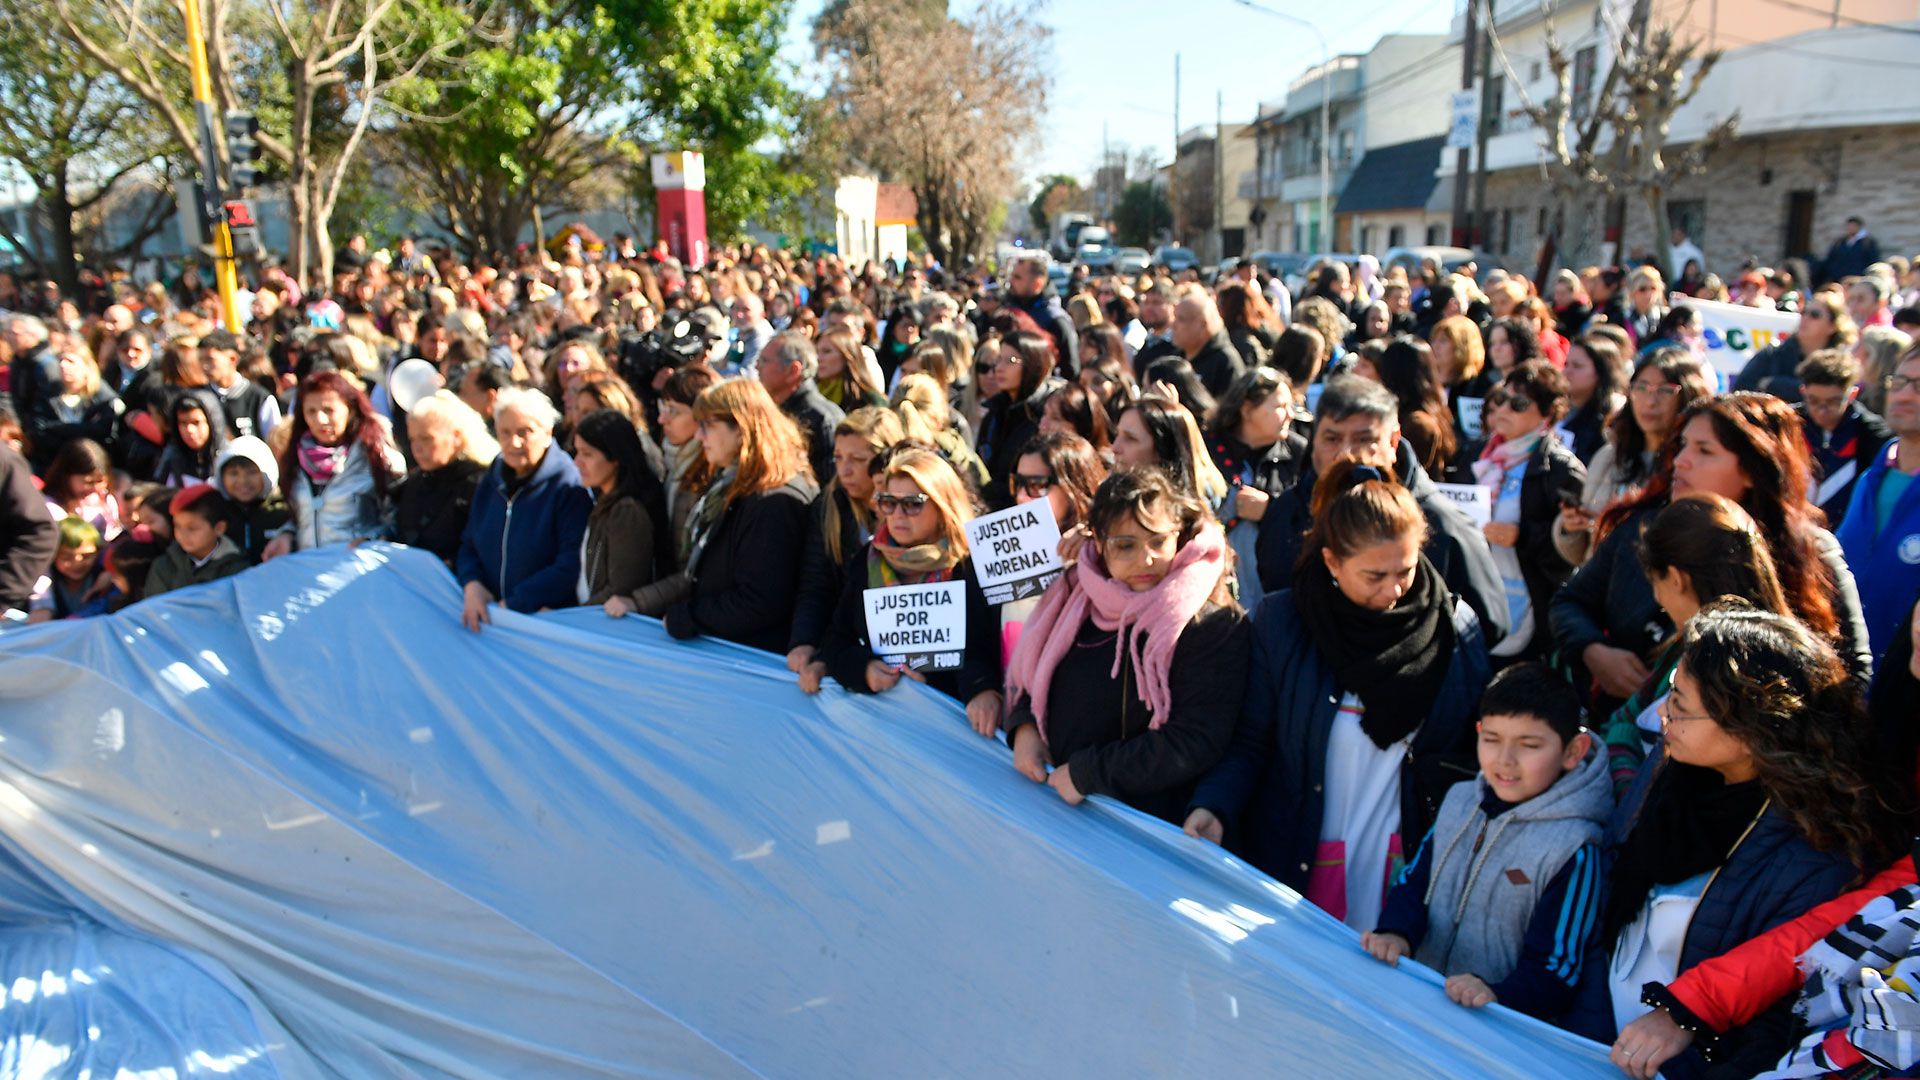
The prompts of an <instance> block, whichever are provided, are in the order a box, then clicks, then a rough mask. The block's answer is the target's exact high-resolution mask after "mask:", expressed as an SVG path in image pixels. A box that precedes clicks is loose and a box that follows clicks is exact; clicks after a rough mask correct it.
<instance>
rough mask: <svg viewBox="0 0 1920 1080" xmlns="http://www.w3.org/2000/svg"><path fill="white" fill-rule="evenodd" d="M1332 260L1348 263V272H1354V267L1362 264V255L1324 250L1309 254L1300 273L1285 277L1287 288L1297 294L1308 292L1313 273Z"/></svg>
mask: <svg viewBox="0 0 1920 1080" xmlns="http://www.w3.org/2000/svg"><path fill="white" fill-rule="evenodd" d="M1330 262H1343V263H1346V264H1347V270H1348V272H1352V270H1353V268H1354V267H1356V266H1358V265H1360V256H1359V255H1357V254H1355V253H1353V252H1350V251H1322V252H1318V253H1316V254H1313V255H1309V256H1307V257H1306V261H1305V262H1304V263H1303V264H1302V265H1301V267H1300V271H1299V273H1297V274H1289V275H1287V277H1286V279H1285V280H1286V283H1287V289H1288V290H1289V291H1290V292H1292V293H1293V295H1295V296H1299V295H1300V294H1302V293H1304V292H1306V291H1307V288H1308V286H1310V285H1312V284H1313V275H1314V274H1315V273H1317V272H1318V271H1319V269H1320V267H1321V266H1323V265H1325V264H1327V263H1330Z"/></svg>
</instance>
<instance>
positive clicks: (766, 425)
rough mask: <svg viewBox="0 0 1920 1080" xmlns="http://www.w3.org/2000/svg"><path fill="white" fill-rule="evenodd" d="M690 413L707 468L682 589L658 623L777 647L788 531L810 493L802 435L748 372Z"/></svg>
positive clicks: (792, 551) (787, 607) (797, 550)
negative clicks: (687, 585)
mask: <svg viewBox="0 0 1920 1080" xmlns="http://www.w3.org/2000/svg"><path fill="white" fill-rule="evenodd" d="M693 416H694V420H695V421H696V423H697V424H698V435H699V439H700V448H701V452H702V454H703V455H704V456H705V458H706V460H707V463H708V465H710V466H712V467H713V468H714V469H715V470H717V473H716V475H715V476H714V478H713V481H712V482H711V483H710V484H709V485H708V487H707V490H706V493H705V494H704V495H702V496H701V497H700V501H699V502H698V503H697V504H695V505H694V508H693V517H692V521H691V522H690V523H689V524H690V535H689V548H688V552H687V558H686V560H685V565H686V568H687V570H686V572H687V574H688V575H689V576H690V577H691V578H692V588H691V591H690V593H689V595H688V596H687V597H686V598H685V599H683V600H680V601H678V602H676V603H674V604H673V605H671V606H670V607H668V608H667V610H666V614H665V615H664V616H663V619H664V621H665V623H666V627H667V632H668V633H669V634H672V635H673V636H674V637H676V638H682V639H685V638H692V637H696V636H699V635H701V634H711V635H713V636H714V637H720V638H725V639H727V640H728V641H733V642H737V643H739V644H741V645H747V646H750V647H752V648H756V649H764V650H766V651H768V652H784V651H785V650H786V647H787V638H788V636H789V634H790V633H791V631H792V628H793V611H794V600H795V597H796V596H797V595H798V593H799V584H800V556H801V553H802V548H801V545H799V544H796V543H794V539H795V538H796V537H801V536H805V535H806V528H807V511H808V508H809V507H810V506H811V505H812V504H813V501H814V499H815V497H816V496H818V495H819V493H820V489H819V488H818V487H817V486H816V485H815V484H814V481H813V474H812V471H811V470H810V469H809V468H808V466H807V443H806V439H805V437H804V436H802V435H801V434H800V429H799V427H798V426H796V425H795V424H794V422H793V421H792V420H791V419H789V418H788V417H787V416H786V414H785V413H782V412H781V411H780V406H778V405H775V404H774V403H773V399H772V398H771V397H769V396H767V391H766V388H765V387H763V386H761V385H760V383H759V381H758V380H757V379H729V380H727V381H726V382H723V383H720V384H718V385H716V386H714V387H712V388H710V389H708V390H707V391H706V392H704V393H702V394H701V395H700V397H699V400H697V401H695V402H694V404H693Z"/></svg>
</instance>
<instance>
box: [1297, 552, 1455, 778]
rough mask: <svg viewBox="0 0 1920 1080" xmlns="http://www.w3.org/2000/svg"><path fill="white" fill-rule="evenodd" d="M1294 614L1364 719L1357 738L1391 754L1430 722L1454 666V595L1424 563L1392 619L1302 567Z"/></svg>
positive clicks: (1317, 563) (1322, 571)
mask: <svg viewBox="0 0 1920 1080" xmlns="http://www.w3.org/2000/svg"><path fill="white" fill-rule="evenodd" d="M1293 595H1294V601H1293V606H1294V608H1295V609H1296V610H1297V611H1299V612H1300V620H1301V621H1302V622H1303V623H1305V624H1306V627H1307V635H1308V636H1309V637H1311V638H1312V639H1313V644H1314V647H1315V648H1317V649H1319V650H1320V655H1321V656H1323V657H1325V658H1326V660H1327V663H1328V664H1330V665H1332V667H1333V675H1334V679H1335V681H1337V682H1338V683H1339V684H1340V688H1341V689H1342V690H1345V691H1347V692H1349V693H1352V694H1356V695H1358V696H1359V698H1360V703H1361V704H1362V705H1364V706H1366V712H1365V714H1364V715H1362V716H1361V718H1360V730H1362V731H1364V732H1366V733H1367V738H1369V739H1372V740H1373V742H1374V745H1375V746H1378V747H1380V748H1381V749H1383V750H1384V749H1386V748H1387V747H1389V746H1392V745H1393V744H1394V743H1397V742H1399V741H1400V740H1402V739H1404V738H1406V737H1407V736H1408V735H1411V734H1412V733H1413V732H1414V731H1415V730H1416V729H1418V728H1419V727H1420V725H1421V724H1423V723H1425V722H1426V719H1427V714H1428V712H1430V711H1431V710H1432V708H1433V701H1434V699H1435V698H1436V697H1438V696H1439V694H1440V683H1441V682H1442V681H1444V680H1445V679H1446V677H1447V668H1448V667H1449V666H1450V665H1451V664H1452V662H1453V648H1454V632H1453V594H1452V593H1450V592H1448V591H1447V586H1446V583H1445V582H1443V581H1441V580H1440V572H1439V571H1437V570H1435V569H1434V568H1433V564H1432V563H1430V562H1428V561H1427V557H1426V555H1425V554H1422V555H1421V556H1420V563H1419V566H1418V568H1417V569H1416V570H1415V571H1414V575H1413V587H1412V588H1410V589H1408V590H1407V592H1406V595H1404V596H1402V597H1401V598H1400V602H1399V603H1398V604H1395V605H1394V607H1393V610H1391V611H1371V610H1369V609H1367V608H1363V607H1361V606H1360V605H1359V604H1356V603H1354V602H1353V601H1351V600H1349V599H1347V597H1346V594H1345V593H1342V592H1341V591H1340V587H1339V586H1338V585H1335V584H1334V582H1333V575H1332V574H1331V573H1329V572H1328V570H1327V566H1326V564H1325V563H1324V562H1322V561H1321V560H1319V559H1316V558H1308V559H1303V560H1301V563H1300V565H1299V566H1298V567H1297V568H1295V570H1294V572H1293Z"/></svg>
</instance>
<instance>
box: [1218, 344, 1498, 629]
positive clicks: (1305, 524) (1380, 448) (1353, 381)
mask: <svg viewBox="0 0 1920 1080" xmlns="http://www.w3.org/2000/svg"><path fill="white" fill-rule="evenodd" d="M1310 447H1311V450H1312V464H1311V466H1310V468H1309V469H1308V470H1307V471H1306V472H1304V473H1302V474H1301V476H1300V482H1299V483H1297V484H1295V485H1294V486H1293V487H1291V488H1289V489H1287V491H1285V492H1283V493H1282V494H1281V495H1280V496H1279V497H1278V498H1276V499H1274V500H1273V502H1271V503H1270V504H1268V506H1267V512H1266V516H1265V517H1263V518H1261V520H1260V537H1259V540H1258V541H1257V544H1256V548H1255V550H1256V551H1257V552H1258V554H1259V564H1260V584H1261V586H1262V587H1263V588H1265V589H1266V591H1268V592H1277V591H1279V590H1281V589H1287V588H1291V587H1292V586H1293V568H1294V565H1295V564H1296V563H1298V562H1299V560H1300V546H1301V541H1302V538H1303V537H1304V536H1305V535H1306V533H1307V530H1308V529H1310V528H1311V527H1312V526H1313V514H1312V509H1311V508H1312V505H1313V489H1314V486H1315V484H1317V483H1318V482H1319V479H1320V476H1321V474H1323V473H1324V472H1326V470H1327V469H1328V468H1330V467H1332V465H1333V463H1334V462H1336V461H1338V460H1340V459H1341V458H1343V457H1350V458H1353V459H1354V460H1355V461H1359V462H1361V463H1363V464H1367V465H1372V466H1375V467H1376V468H1381V469H1391V470H1392V472H1393V475H1394V477H1395V478H1396V479H1398V480H1399V481H1400V483H1401V484H1403V485H1405V486H1406V488H1407V490H1408V491H1409V492H1411V493H1412V495H1413V501H1414V502H1416V503H1418V504H1419V505H1420V511H1421V513H1423V514H1425V515H1426V518H1427V528H1428V536H1427V546H1426V555H1427V558H1428V559H1429V560H1431V561H1432V563H1433V566H1434V569H1436V570H1438V571H1440V576H1441V577H1442V578H1443V579H1445V581H1446V583H1447V588H1449V589H1452V590H1453V591H1454V593H1455V594H1456V595H1458V596H1459V597H1460V598H1461V599H1463V600H1465V601H1466V602H1467V606H1469V607H1471V608H1473V610H1474V613H1475V614H1476V615H1478V616H1479V617H1480V627H1481V630H1482V631H1483V632H1484V633H1485V634H1486V638H1487V644H1488V646H1489V647H1491V646H1493V645H1495V644H1497V643H1498V642H1499V641H1500V639H1501V638H1504V637H1506V636H1507V631H1508V629H1509V627H1508V625H1507V623H1508V614H1507V590H1506V585H1505V583H1504V582H1502V581H1501V578H1500V571H1499V570H1498V569H1497V568H1496V567H1495V566H1494V562H1493V550H1492V549H1491V548H1489V547H1488V546H1487V538H1486V537H1485V536H1483V535H1482V534H1481V532H1480V530H1479V528H1477V527H1476V526H1475V525H1474V523H1473V521H1472V519H1470V518H1468V517H1467V515H1466V514H1464V513H1462V512H1461V511H1460V510H1459V508H1457V507H1455V506H1454V505H1453V503H1452V501H1451V500H1449V499H1448V498H1447V496H1446V495H1444V494H1442V493H1441V491H1440V489H1439V488H1437V487H1435V486H1434V482H1433V480H1432V479H1431V478H1429V477H1428V476H1427V473H1426V470H1424V469H1422V468H1421V467H1420V463H1419V461H1418V459H1416V458H1415V457H1414V455H1413V444H1411V443H1409V442H1407V441H1406V440H1405V439H1402V438H1401V437H1400V407H1399V403H1398V402H1396V401H1395V400H1394V398H1393V395H1392V394H1390V393H1388V392H1387V390H1386V389H1385V388H1384V387H1382V386H1381V385H1380V384H1379V383H1376V382H1374V381H1373V380H1371V379H1364V378H1361V377H1359V376H1357V375H1347V376H1341V377H1339V378H1335V379H1334V380H1332V381H1331V382H1329V383H1327V384H1326V389H1325V390H1323V391H1322V392H1321V394H1320V403H1319V406H1318V407H1317V408H1316V409H1315V410H1314V422H1313V441H1312V443H1311V444H1310Z"/></svg>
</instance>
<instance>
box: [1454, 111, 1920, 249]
mask: <svg viewBox="0 0 1920 1080" xmlns="http://www.w3.org/2000/svg"><path fill="white" fill-rule="evenodd" d="M1916 175H1920V124H1907V125H1900V126H1890V127H1877V128H1850V129H1845V130H1839V131H1827V132H1819V133H1814V134H1806V133H1790V134H1785V135H1771V136H1763V137H1757V138H1750V139H1741V140H1738V141H1736V142H1735V143H1733V144H1732V145H1730V146H1728V147H1727V148H1725V149H1724V150H1723V151H1721V152H1720V153H1719V154H1718V155H1716V156H1715V157H1714V158H1713V159H1712V162H1711V164H1710V165H1709V167H1708V169H1707V171H1706V172H1705V173H1703V174H1702V175H1700V176H1696V177H1691V178H1689V179H1686V180H1683V181H1681V182H1680V183H1679V184H1677V185H1676V186H1675V188H1674V190H1673V192H1672V193H1671V194H1670V195H1669V197H1668V200H1669V204H1670V206H1671V207H1678V208H1680V209H1682V210H1685V211H1688V212H1689V213H1697V215H1698V220H1699V222H1700V227H1699V228H1698V229H1697V230H1696V232H1695V233H1694V242H1695V243H1698V244H1699V245H1700V247H1701V249H1702V250H1703V251H1705V252H1706V254H1707V268H1708V269H1709V270H1711V271H1712V272H1714V273H1717V274H1719V275H1721V276H1722V277H1729V276H1730V275H1731V274H1732V273H1733V272H1734V271H1736V270H1738V269H1739V267H1740V265H1741V264H1742V263H1743V262H1744V261H1745V260H1747V259H1749V258H1752V259H1757V260H1758V261H1759V262H1761V263H1763V264H1769V265H1771V264H1774V263H1777V262H1779V261H1780V260H1781V259H1784V258H1786V257H1788V256H1791V255H1801V256H1804V255H1809V254H1811V255H1816V256H1817V255H1824V254H1825V253H1826V249H1827V246H1828V245H1829V244H1831V243H1833V241H1834V240H1836V239H1837V238H1838V237H1839V236H1840V233H1841V230H1842V228H1843V227H1844V225H1845V222H1846V219H1847V218H1848V216H1850V215H1855V214H1857V215H1859V216H1860V217H1862V218H1864V219H1865V220H1866V222H1867V228H1868V230H1869V231H1870V232H1872V233H1873V234H1874V235H1875V236H1876V237H1878V238H1879V241H1880V246H1881V250H1882V251H1884V252H1886V253H1887V254H1907V255H1912V254H1914V253H1915V252H1920V200H1916V199H1915V198H1914V197H1913V191H1912V188H1913V181H1912V178H1913V177H1914V176H1916ZM1795 193H1810V194H1811V196H1812V200H1813V211H1812V227H1811V230H1810V233H1809V237H1808V243H1807V247H1806V248H1805V249H1803V250H1789V248H1788V244H1787V239H1788V237H1787V229H1788V223H1789V217H1790V209H1791V207H1792V205H1793V203H1794V201H1795ZM1487 206H1488V208H1489V210H1490V211H1491V216H1492V218H1493V222H1492V224H1491V227H1490V231H1491V235H1490V237H1489V242H1488V244H1487V245H1486V246H1487V248H1488V250H1490V251H1492V252H1494V253H1495V254H1496V255H1497V256H1498V257H1499V258H1500V259H1501V261H1502V262H1503V263H1504V264H1505V265H1507V266H1508V267H1509V268H1511V269H1514V270H1519V271H1522V272H1527V273H1531V272H1532V267H1533V265H1534V261H1535V259H1536V258H1537V255H1538V251H1539V245H1540V241H1541V239H1542V236H1543V234H1542V232H1541V229H1540V226H1541V223H1542V221H1543V218H1542V214H1543V212H1544V213H1546V214H1549V215H1550V214H1551V213H1552V210H1553V204H1552V200H1551V195H1550V193H1549V192H1548V191H1547V189H1546V188H1545V186H1544V185H1543V184H1542V183H1541V182H1540V178H1539V173H1538V172H1537V171H1536V170H1533V169H1510V170H1505V171H1502V172H1498V173H1495V174H1493V175H1491V176H1489V177H1488V178H1487ZM1596 209H1597V207H1596ZM1590 220H1591V221H1592V222H1593V228H1594V230H1595V233H1596V235H1590V236H1589V237H1588V238H1587V239H1588V243H1587V245H1586V246H1585V250H1583V251H1576V252H1573V253H1571V255H1570V256H1569V258H1567V259H1565V260H1563V261H1577V262H1589V261H1593V260H1595V259H1597V258H1598V257H1599V254H1598V245H1599V241H1600V240H1601V239H1603V237H1601V236H1599V235H1597V231H1598V228H1599V218H1598V215H1597V213H1596V214H1594V215H1592V216H1591V217H1590ZM1657 235H1658V236H1664V229H1663V230H1660V231H1659V232H1658V233H1656V231H1655V230H1654V228H1653V222H1652V217H1651V211H1650V210H1648V208H1647V207H1646V205H1645V202H1644V200H1640V199H1630V200H1628V202H1627V215H1626V231H1625V234H1624V237H1623V242H1624V243H1625V245H1626V248H1627V252H1628V254H1632V253H1633V252H1634V251H1635V250H1636V249H1638V250H1651V249H1652V246H1653V245H1654V244H1655V243H1657V242H1658V241H1656V239H1655V237H1656V236H1657Z"/></svg>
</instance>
